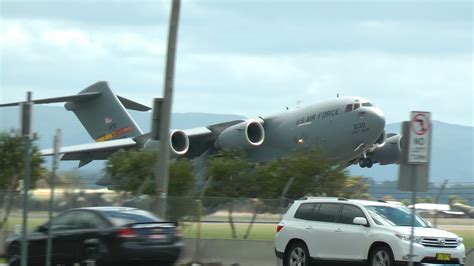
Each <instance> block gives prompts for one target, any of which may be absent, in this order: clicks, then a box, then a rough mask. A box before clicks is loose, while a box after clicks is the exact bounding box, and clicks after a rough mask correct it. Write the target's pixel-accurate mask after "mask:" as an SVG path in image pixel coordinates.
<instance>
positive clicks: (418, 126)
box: [411, 113, 430, 135]
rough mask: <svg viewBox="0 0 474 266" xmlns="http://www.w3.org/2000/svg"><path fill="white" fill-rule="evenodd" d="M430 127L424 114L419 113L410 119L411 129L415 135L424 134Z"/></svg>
mask: <svg viewBox="0 0 474 266" xmlns="http://www.w3.org/2000/svg"><path fill="white" fill-rule="evenodd" d="M429 127H430V123H429V118H428V117H427V116H426V114H423V113H419V114H417V115H415V116H414V117H413V120H412V121H411V130H412V131H413V132H414V133H415V134H417V135H424V134H426V132H428V130H429Z"/></svg>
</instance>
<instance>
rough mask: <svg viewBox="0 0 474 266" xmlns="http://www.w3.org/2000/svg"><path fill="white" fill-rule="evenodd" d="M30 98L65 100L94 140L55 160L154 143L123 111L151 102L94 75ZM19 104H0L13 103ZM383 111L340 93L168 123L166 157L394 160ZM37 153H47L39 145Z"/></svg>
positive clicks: (393, 140)
mask: <svg viewBox="0 0 474 266" xmlns="http://www.w3.org/2000/svg"><path fill="white" fill-rule="evenodd" d="M33 102H34V103H35V104H42V103H55V102H66V104H65V108H66V110H68V111H72V112H74V113H75V115H76V116H77V117H78V119H79V120H80V121H81V123H82V125H83V126H84V127H85V128H86V129H87V132H88V133H89V134H90V136H91V137H92V139H93V140H95V143H90V144H83V145H75V146H69V147H62V148H61V149H60V154H61V155H62V157H61V160H77V161H79V167H82V166H84V165H86V164H88V163H89V162H91V161H93V160H105V159H107V157H109V156H110V155H111V154H112V153H114V152H116V151H117V150H119V149H130V148H143V149H153V148H155V147H157V143H158V141H156V140H153V139H152V138H151V134H150V133H147V134H144V133H143V132H142V130H141V129H140V128H139V126H138V125H137V124H136V123H135V122H134V121H133V119H132V118H131V117H130V115H129V113H128V112H127V111H126V109H132V110H137V111H148V110H150V109H151V108H149V107H147V106H145V105H142V104H140V103H137V102H134V101H132V100H129V99H126V98H123V97H120V96H118V95H115V94H114V93H113V92H112V90H111V89H110V87H109V85H108V83H107V82H104V81H99V82H97V83H95V84H93V85H91V86H89V87H87V88H85V89H84V90H82V91H81V92H79V94H77V95H72V96H64V97H57V98H48V99H40V100H34V101H33ZM18 104H20V103H10V104H2V105H0V107H2V106H13V105H18ZM384 128H385V117H384V115H383V113H382V111H381V110H380V108H378V107H376V106H375V105H374V104H373V103H371V102H370V101H368V100H366V99H364V98H360V97H341V98H335V99H332V100H328V101H324V102H321V103H317V104H313V105H309V106H306V107H301V108H296V109H291V110H286V111H283V112H281V113H278V114H275V115H270V116H258V117H254V118H249V119H243V120H234V121H229V122H225V123H220V124H215V125H209V126H206V127H199V128H192V129H185V130H180V129H173V130H171V132H170V138H169V145H170V147H171V157H173V158H175V157H180V156H184V157H187V158H190V159H194V158H198V157H200V158H207V156H208V155H209V154H212V153H214V152H215V151H217V150H220V149H224V148H228V149H244V150H245V151H246V153H247V155H248V158H249V160H251V161H253V162H265V161H269V160H272V159H275V158H277V157H280V156H284V155H286V154H288V153H290V152H292V151H295V150H302V149H320V150H322V151H323V152H324V154H325V155H326V156H327V157H328V158H329V159H331V160H334V161H335V162H336V163H337V164H338V165H341V166H343V167H347V166H349V165H351V164H359V165H360V166H361V167H369V168H370V167H372V166H373V164H374V163H379V164H381V165H385V164H393V163H398V161H399V156H400V140H401V135H400V134H398V133H389V134H386V132H385V130H384ZM42 153H43V154H44V155H52V154H53V151H52V150H51V149H49V150H43V151H42Z"/></svg>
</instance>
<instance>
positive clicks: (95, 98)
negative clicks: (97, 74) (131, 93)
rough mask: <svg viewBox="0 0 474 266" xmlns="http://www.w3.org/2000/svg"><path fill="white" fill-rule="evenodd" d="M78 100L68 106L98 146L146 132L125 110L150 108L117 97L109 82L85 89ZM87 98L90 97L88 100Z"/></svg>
mask: <svg viewBox="0 0 474 266" xmlns="http://www.w3.org/2000/svg"><path fill="white" fill-rule="evenodd" d="M77 96H83V97H80V98H78V99H74V100H72V101H68V102H66V104H65V105H64V106H65V107H66V109H67V110H69V111H73V112H74V114H76V116H77V118H79V120H80V121H81V123H82V125H83V126H84V127H85V128H86V130H87V132H89V135H90V136H91V137H92V139H94V140H95V141H96V142H101V141H108V140H114V139H122V138H130V137H136V136H139V135H142V134H143V132H142V131H141V129H140V128H139V127H138V125H137V124H136V123H135V121H133V119H132V117H131V116H130V114H129V113H128V112H127V110H125V109H132V110H137V111H147V110H150V108H149V107H147V106H145V105H142V104H139V103H136V102H133V101H131V100H129V99H126V98H123V97H120V96H117V95H115V94H114V93H113V92H112V90H111V89H110V87H109V85H108V83H107V82H105V81H99V82H97V83H95V84H92V85H91V86H89V87H87V88H85V89H84V90H82V91H81V92H79V94H78V95H77ZM86 96H87V97H86Z"/></svg>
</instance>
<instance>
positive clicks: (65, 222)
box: [51, 212, 76, 231]
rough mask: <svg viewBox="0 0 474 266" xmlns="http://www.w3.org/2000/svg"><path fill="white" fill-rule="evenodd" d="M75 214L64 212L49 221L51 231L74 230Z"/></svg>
mask: <svg viewBox="0 0 474 266" xmlns="http://www.w3.org/2000/svg"><path fill="white" fill-rule="evenodd" d="M75 219H76V214H75V212H66V213H64V214H60V215H59V216H56V217H54V218H53V219H52V221H51V230H52V231H62V230H73V229H76V224H75Z"/></svg>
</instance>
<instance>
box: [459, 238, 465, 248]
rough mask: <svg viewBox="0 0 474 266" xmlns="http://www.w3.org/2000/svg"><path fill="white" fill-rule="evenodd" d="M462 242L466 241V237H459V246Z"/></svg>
mask: <svg viewBox="0 0 474 266" xmlns="http://www.w3.org/2000/svg"><path fill="white" fill-rule="evenodd" d="M462 243H464V238H462V237H459V238H458V246H459V245H461V244H462Z"/></svg>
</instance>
